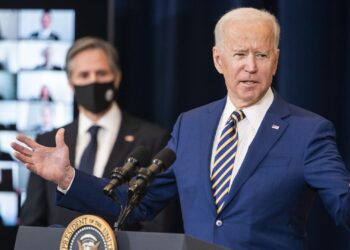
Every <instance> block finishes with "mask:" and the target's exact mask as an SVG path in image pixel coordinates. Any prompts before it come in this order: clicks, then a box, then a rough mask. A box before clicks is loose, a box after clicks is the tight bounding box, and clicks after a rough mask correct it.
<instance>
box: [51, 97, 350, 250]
mask: <svg viewBox="0 0 350 250" xmlns="http://www.w3.org/2000/svg"><path fill="white" fill-rule="evenodd" d="M274 95H275V98H274V101H273V103H272V105H271V107H270V108H269V110H268V112H267V113H266V115H265V117H264V119H263V121H262V123H261V126H260V128H259V130H258V132H257V134H256V136H255V138H254V140H253V142H252V143H251V145H250V147H249V149H248V152H247V155H246V157H245V160H244V162H243V164H242V166H241V169H240V170H239V172H238V175H237V176H236V178H235V180H234V182H233V185H232V187H231V190H230V193H229V198H228V201H227V202H226V204H225V207H224V208H223V210H222V212H221V213H220V214H219V215H217V214H216V208H215V205H214V200H213V198H212V191H211V183H210V179H209V173H210V170H209V169H210V159H211V152H212V144H213V140H214V136H215V132H216V128H217V125H218V122H219V119H220V116H221V113H222V111H223V109H224V106H225V100H226V98H224V99H222V100H219V101H217V102H213V103H211V104H208V105H205V106H202V107H199V108H197V109H194V110H191V111H189V112H186V113H183V114H181V115H180V117H179V118H178V120H177V122H176V124H175V126H174V130H173V133H172V139H171V140H170V142H169V143H168V147H169V148H171V149H173V150H174V151H175V152H176V155H177V160H176V162H175V163H174V164H173V165H172V166H171V168H170V169H169V170H168V171H167V172H166V173H164V174H162V175H161V176H159V177H158V178H157V179H156V180H155V181H154V183H153V185H152V186H151V187H150V189H149V192H148V193H147V195H146V196H145V198H144V199H143V200H142V202H141V204H140V206H139V207H137V209H135V210H134V213H133V214H132V215H131V217H130V219H131V220H133V219H134V220H139V219H147V218H151V217H152V216H154V214H155V213H156V212H157V211H159V210H160V209H161V208H162V207H163V206H164V205H165V204H166V201H167V200H168V199H169V198H171V197H172V196H173V195H175V194H176V193H177V192H178V193H179V196H180V202H181V209H182V214H183V221H184V229H185V233H186V234H189V235H192V236H194V237H196V238H199V239H202V240H206V241H209V242H212V243H216V244H219V245H223V246H227V247H229V248H231V249H234V250H247V249H259V250H261V249H268V250H272V249H291V250H298V249H304V248H306V245H305V237H306V234H305V223H306V219H307V214H308V211H309V209H310V206H311V204H312V201H313V198H314V196H315V194H316V192H317V193H318V194H319V195H320V197H321V199H322V201H323V202H324V204H325V206H326V207H327V209H328V211H329V213H330V214H331V215H332V216H333V218H334V219H335V221H336V223H337V224H344V225H347V226H348V225H350V209H349V208H350V198H349V197H350V196H349V183H350V175H349V172H348V170H347V169H346V167H345V165H344V163H343V161H342V159H341V156H340V155H339V153H338V150H337V147H336V143H335V132H334V128H333V126H332V124H331V123H330V122H329V121H327V120H325V119H324V118H322V117H320V116H318V115H316V114H313V113H311V112H309V111H306V110H303V109H301V108H298V107H296V106H293V105H290V104H288V103H286V102H285V101H284V100H283V99H282V98H280V97H279V96H278V95H277V94H276V93H275V94H274ZM75 178H76V179H78V180H79V181H76V180H74V182H73V185H72V187H71V189H70V191H69V192H68V193H67V194H66V195H65V196H62V195H61V196H59V198H58V201H59V203H60V204H61V205H63V206H67V207H70V208H72V209H78V210H80V211H83V212H89V213H97V214H101V213H102V214H109V215H111V216H115V214H116V213H117V212H118V208H117V207H116V206H114V205H113V203H112V202H111V201H110V200H109V199H108V198H105V197H104V196H103V194H102V192H101V191H100V190H101V189H102V188H103V185H105V183H106V180H100V179H96V178H94V177H90V176H87V175H85V174H83V173H80V172H78V171H77V173H76V177H75ZM77 183H79V185H78V184H77ZM82 191H84V192H87V194H86V195H83V193H82ZM119 195H120V197H121V199H122V201H123V202H125V201H126V196H125V193H123V192H122V191H119Z"/></svg>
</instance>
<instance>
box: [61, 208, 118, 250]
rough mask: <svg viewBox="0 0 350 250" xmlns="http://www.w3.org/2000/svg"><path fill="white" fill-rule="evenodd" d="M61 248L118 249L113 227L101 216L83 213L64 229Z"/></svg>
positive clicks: (64, 249)
mask: <svg viewBox="0 0 350 250" xmlns="http://www.w3.org/2000/svg"><path fill="white" fill-rule="evenodd" d="M60 250H118V247H117V241H116V238H115V235H114V232H113V230H112V228H111V227H110V226H109V224H108V223H107V222H106V221H105V220H104V219H102V218H101V217H98V216H95V215H82V216H79V217H77V218H76V219H74V220H73V221H72V222H71V223H69V225H68V227H67V228H66V229H65V230H64V232H63V235H62V238H61V244H60Z"/></svg>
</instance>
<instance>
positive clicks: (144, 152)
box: [129, 146, 151, 166]
mask: <svg viewBox="0 0 350 250" xmlns="http://www.w3.org/2000/svg"><path fill="white" fill-rule="evenodd" d="M129 158H134V159H136V160H137V161H138V162H139V164H138V165H140V166H147V165H148V164H149V162H150V159H151V153H150V151H149V149H148V148H146V147H145V146H138V147H136V148H135V149H134V150H133V151H132V152H131V154H130V155H129Z"/></svg>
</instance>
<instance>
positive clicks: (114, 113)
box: [78, 102, 122, 135]
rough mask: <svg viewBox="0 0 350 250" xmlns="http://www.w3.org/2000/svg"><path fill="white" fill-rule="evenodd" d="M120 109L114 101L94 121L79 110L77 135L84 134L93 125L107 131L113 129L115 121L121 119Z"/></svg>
mask: <svg viewBox="0 0 350 250" xmlns="http://www.w3.org/2000/svg"><path fill="white" fill-rule="evenodd" d="M121 117H122V114H121V110H120V108H119V106H118V104H117V103H116V102H113V103H112V107H111V109H110V110H108V112H107V113H106V114H104V115H103V116H102V117H101V118H100V119H99V120H98V121H97V122H96V123H94V122H92V121H91V120H90V119H89V118H88V117H87V116H86V115H85V114H84V113H83V112H79V118H78V119H79V128H78V135H85V134H86V132H87V131H88V129H89V128H90V127H91V126H93V125H98V126H100V127H101V128H103V129H106V130H108V131H114V130H115V121H121Z"/></svg>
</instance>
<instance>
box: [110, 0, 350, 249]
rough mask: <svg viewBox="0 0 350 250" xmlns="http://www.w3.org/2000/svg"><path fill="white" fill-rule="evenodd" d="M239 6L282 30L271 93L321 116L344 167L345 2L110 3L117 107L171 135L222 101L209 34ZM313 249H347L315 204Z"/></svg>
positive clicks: (348, 50) (348, 92) (348, 52)
mask: <svg viewBox="0 0 350 250" xmlns="http://www.w3.org/2000/svg"><path fill="white" fill-rule="evenodd" d="M238 6H251V7H257V8H265V9H267V10H270V11H271V12H272V13H274V14H275V15H276V16H277V17H278V19H279V22H280V24H281V28H282V33H281V43H280V49H281V56H280V61H279V69H278V75H277V77H276V78H275V80H274V86H275V88H276V89H278V91H279V92H280V94H281V95H282V96H283V97H284V98H285V99H287V100H288V101H290V102H292V103H294V104H296V105H299V106H301V107H304V108H306V109H309V110H311V111H314V112H316V113H319V114H321V115H322V116H324V117H326V118H328V119H329V120H331V121H332V122H333V123H334V124H335V127H336V129H337V134H338V145H339V149H340V151H341V153H342V155H343V157H344V160H345V162H346V163H347V165H348V166H350V143H348V141H349V139H350V129H349V127H350V116H349V111H348V110H349V109H350V98H349V97H350V86H349V84H350V62H349V59H350V39H349V38H350V20H349V11H350V2H348V1H346V0H313V1H311V0H310V1H305V0H293V1H282V0H280V1H253V0H252V1H233V0H232V1H228V0H220V1H217V0H166V1H164V0H147V1H144V0H115V10H116V16H115V24H116V28H115V43H116V46H117V47H118V49H119V50H120V54H121V63H122V69H123V81H122V87H121V91H120V95H119V102H120V103H121V104H122V106H123V107H124V108H125V109H126V110H128V111H129V112H130V113H133V114H136V115H139V116H141V117H144V118H147V119H149V120H152V121H155V122H157V123H159V124H161V125H163V126H164V127H167V128H169V129H171V127H172V125H173V123H174V121H175V119H176V117H177V116H178V115H179V114H180V113H181V112H183V111H186V110H188V109H191V108H193V107H196V106H199V105H202V104H205V103H208V102H211V101H213V100H216V99H218V98H221V97H223V96H224V95H225V93H226V91H225V86H224V82H223V79H222V77H221V76H220V75H219V74H217V73H216V71H215V69H214V66H213V62H212V55H211V48H212V45H213V29H214V25H215V23H216V21H217V20H218V19H219V17H220V16H221V15H222V14H224V13H225V12H226V11H228V10H230V9H232V8H234V7H238ZM308 234H309V239H310V240H309V245H310V249H312V250H313V249H314V250H316V249H317V250H326V249H327V250H329V249H337V250H342V249H344V250H345V249H350V233H349V231H347V230H345V229H344V228H342V227H337V226H335V224H334V222H333V220H332V219H331V218H330V217H329V216H328V214H327V212H326V211H325V210H324V208H323V206H322V204H321V203H320V201H319V200H318V199H317V200H316V201H315V205H314V208H313V209H312V211H311V215H310V218H309V223H308Z"/></svg>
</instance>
